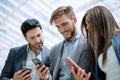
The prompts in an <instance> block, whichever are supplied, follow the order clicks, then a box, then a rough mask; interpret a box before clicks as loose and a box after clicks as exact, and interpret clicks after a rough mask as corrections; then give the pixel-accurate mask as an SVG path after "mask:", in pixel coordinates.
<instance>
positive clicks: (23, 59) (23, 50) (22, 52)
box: [21, 45, 27, 67]
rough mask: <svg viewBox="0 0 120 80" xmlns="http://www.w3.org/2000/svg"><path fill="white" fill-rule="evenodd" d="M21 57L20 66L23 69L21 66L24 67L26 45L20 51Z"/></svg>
mask: <svg viewBox="0 0 120 80" xmlns="http://www.w3.org/2000/svg"><path fill="white" fill-rule="evenodd" d="M21 55H22V58H21V62H22V65H21V67H23V66H26V59H27V45H26V46H24V47H23V49H22V51H21Z"/></svg>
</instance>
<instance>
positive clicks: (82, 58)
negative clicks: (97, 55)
mask: <svg viewBox="0 0 120 80" xmlns="http://www.w3.org/2000/svg"><path fill="white" fill-rule="evenodd" d="M63 44H64V41H62V42H60V43H59V44H57V45H56V46H54V47H53V48H52V49H51V52H50V73H51V76H52V78H53V80H59V71H60V69H59V67H60V66H59V64H60V60H61V57H62V51H63ZM76 52H77V54H76V55H75V56H76V57H75V59H74V61H75V62H76V63H77V64H78V65H79V66H80V67H81V68H82V69H84V70H85V71H86V72H89V65H88V60H87V59H88V56H87V53H88V50H87V44H86V39H84V37H83V36H82V35H81V37H80V38H79V43H78V46H77V51H76ZM70 80H75V79H74V77H73V75H72V73H71V76H70Z"/></svg>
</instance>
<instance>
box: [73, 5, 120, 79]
mask: <svg viewBox="0 0 120 80" xmlns="http://www.w3.org/2000/svg"><path fill="white" fill-rule="evenodd" d="M81 30H82V33H83V34H84V36H85V37H86V38H87V43H88V49H89V61H90V64H91V73H92V74H95V75H96V79H97V80H120V76H119V74H120V29H119V26H118V24H117V22H116V21H115V19H114V17H113V15H112V13H111V12H110V11H109V10H108V9H107V8H106V7H104V6H96V7H93V8H91V9H89V10H88V11H87V12H86V14H85V16H84V17H83V20H82V24H81ZM95 66H96V67H95ZM79 68H80V67H79ZM95 68H96V70H95ZM75 69H76V67H74V66H72V67H71V70H72V73H73V75H74V77H75V78H76V79H77V80H83V79H84V80H88V79H89V76H90V75H88V74H87V75H86V73H85V72H84V71H83V70H82V69H78V68H77V71H76V70H75ZM84 74H85V75H86V76H84Z"/></svg>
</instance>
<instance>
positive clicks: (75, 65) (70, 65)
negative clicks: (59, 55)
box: [65, 57, 87, 76]
mask: <svg viewBox="0 0 120 80" xmlns="http://www.w3.org/2000/svg"><path fill="white" fill-rule="evenodd" d="M65 63H66V64H67V65H68V66H69V67H70V68H71V67H73V68H74V70H75V72H76V73H77V72H78V70H79V71H82V70H83V69H82V68H80V67H79V66H78V65H77V64H76V63H75V62H74V61H73V60H72V59H71V58H70V57H67V58H66V59H65ZM84 76H87V73H84Z"/></svg>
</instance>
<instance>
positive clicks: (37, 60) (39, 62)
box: [32, 58, 43, 67]
mask: <svg viewBox="0 0 120 80" xmlns="http://www.w3.org/2000/svg"><path fill="white" fill-rule="evenodd" d="M32 62H33V63H34V64H35V65H37V64H39V65H40V67H41V66H42V65H43V63H42V62H41V61H40V60H39V59H38V58H34V59H32Z"/></svg>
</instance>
